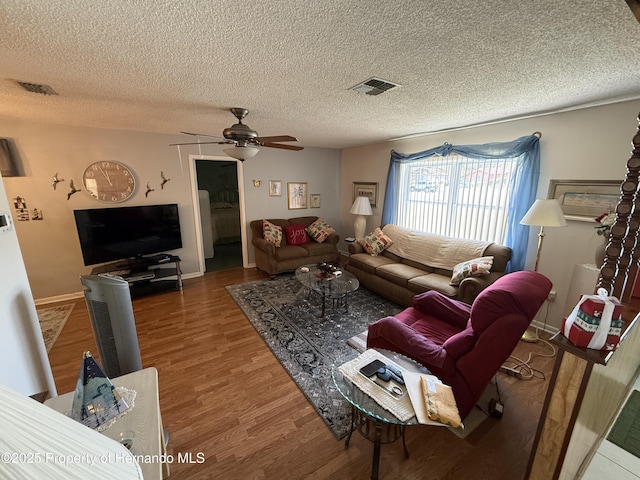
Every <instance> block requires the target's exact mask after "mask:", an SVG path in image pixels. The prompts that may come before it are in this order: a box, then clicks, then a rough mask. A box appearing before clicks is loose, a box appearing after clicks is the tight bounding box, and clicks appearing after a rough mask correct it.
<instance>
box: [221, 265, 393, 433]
mask: <svg viewBox="0 0 640 480" xmlns="http://www.w3.org/2000/svg"><path fill="white" fill-rule="evenodd" d="M227 291H228V292H229V293H230V294H231V296H232V297H233V299H234V300H235V301H236V303H237V304H238V305H239V306H240V308H241V309H242V311H243V312H244V313H245V315H246V316H247V318H248V319H249V322H250V323H251V324H252V325H253V327H254V328H255V329H256V331H257V332H258V333H259V334H260V336H261V337H262V338H263V339H264V341H265V342H266V344H267V345H268V346H269V348H270V349H271V350H272V351H273V353H274V354H275V355H276V357H277V358H278V360H279V361H280V363H281V364H282V366H283V367H284V368H285V370H287V372H288V373H289V375H291V378H292V379H293V380H294V381H295V382H296V384H297V385H298V387H300V389H301V390H302V392H303V393H304V394H305V396H306V397H307V398H308V399H309V401H310V402H311V404H312V405H313V406H314V408H315V409H316V411H317V412H318V414H319V415H320V416H321V417H322V418H323V419H324V421H325V422H326V424H327V426H328V427H329V429H330V430H331V431H332V432H333V434H334V435H335V436H336V438H338V439H340V438H342V437H344V436H345V435H346V434H347V433H348V431H349V427H350V420H351V406H350V404H349V403H348V402H347V401H346V400H345V399H344V398H343V397H342V395H340V393H339V392H338V391H337V390H336V388H335V386H334V384H333V380H332V378H331V367H332V365H334V364H335V363H336V362H337V361H340V362H341V363H342V362H346V361H347V360H350V359H351V358H355V357H356V356H357V355H358V352H357V351H356V350H354V349H352V348H351V347H349V346H348V345H347V340H348V339H349V338H351V337H352V336H353V335H355V334H357V333H358V332H361V331H363V330H364V329H366V327H367V325H368V324H369V323H371V322H374V321H376V320H378V319H380V318H382V317H385V316H387V315H394V314H396V313H398V312H400V311H401V310H402V309H401V308H400V307H399V306H398V305H396V304H395V303H392V302H390V301H388V300H386V299H384V298H382V297H379V296H378V295H376V294H374V293H372V292H370V291H369V290H367V289H365V288H364V287H360V289H358V290H357V291H356V292H353V293H352V294H350V295H349V307H348V311H347V312H345V311H344V309H343V308H335V309H334V308H331V307H327V311H326V313H325V316H324V317H321V316H320V315H321V307H322V300H321V299H320V297H319V296H318V295H317V294H316V293H314V292H309V291H308V289H306V288H305V287H303V286H302V284H300V283H299V282H298V281H297V280H296V279H295V277H294V276H293V274H284V275H278V277H276V278H275V279H274V280H263V281H257V282H250V283H244V284H241V285H232V286H229V287H227Z"/></svg>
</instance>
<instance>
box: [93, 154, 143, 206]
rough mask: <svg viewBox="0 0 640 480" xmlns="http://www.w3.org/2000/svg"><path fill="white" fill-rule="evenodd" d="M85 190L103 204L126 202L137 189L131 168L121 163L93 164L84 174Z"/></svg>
mask: <svg viewBox="0 0 640 480" xmlns="http://www.w3.org/2000/svg"><path fill="white" fill-rule="evenodd" d="M82 183H84V188H85V189H86V190H87V192H89V193H90V194H91V196H92V197H93V198H96V199H97V200H101V201H103V202H111V203H117V202H124V201H125V200H128V199H129V198H130V197H131V196H132V195H133V192H134V191H135V189H136V179H135V177H134V176H133V172H132V171H131V169H129V167H127V166H126V165H123V164H122V163H120V162H114V161H111V160H108V161H107V160H103V161H100V162H93V163H92V164H90V165H89V166H88V167H87V168H85V170H84V173H83V174H82Z"/></svg>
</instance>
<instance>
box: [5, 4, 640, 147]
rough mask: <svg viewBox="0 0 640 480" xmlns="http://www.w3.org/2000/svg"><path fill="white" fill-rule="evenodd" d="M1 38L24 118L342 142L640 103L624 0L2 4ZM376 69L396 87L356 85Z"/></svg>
mask: <svg viewBox="0 0 640 480" xmlns="http://www.w3.org/2000/svg"><path fill="white" fill-rule="evenodd" d="M0 32H2V33H1V34H0V116H4V117H15V118H20V119H25V120H30V121H41V122H52V123H61V124H70V125H83V126H93V127H104V128H116V129H126V130H139V131H148V132H165V133H177V132H178V131H180V130H186V131H195V132H201V133H206V134H212V135H221V132H222V129H223V128H225V127H228V126H230V125H231V124H232V123H235V118H234V117H233V116H232V115H231V113H229V111H228V109H229V108H230V107H245V108H248V109H249V111H250V114H249V116H248V117H247V119H246V123H247V124H248V125H250V126H251V127H252V128H253V129H255V130H258V132H259V133H260V134H261V135H280V134H289V135H294V136H296V137H297V138H298V139H299V145H302V146H319V147H332V148H344V147H349V146H356V145H362V144H367V143H372V142H376V141H382V140H387V139H391V138H397V137H402V136H407V135H412V134H418V133H426V132H433V131H438V130H443V129H450V128H456V127H462V126H468V125H474V124H481V123H486V122H492V121H497V120H502V119H508V118H517V117H520V116H527V115H533V114H539V113H544V112H551V111H557V110H562V109H568V108H576V107H579V106H584V105H594V104H600V103H607V102H613V101H620V100H625V99H635V98H640V24H639V23H638V21H637V20H636V18H635V17H634V16H633V14H632V12H631V10H630V9H629V8H628V7H627V5H626V3H625V1H624V0H591V1H588V0H580V1H578V0H565V1H558V0H536V1H529V2H521V1H515V0H511V1H506V0H486V1H481V2H478V1H477V0H474V1H472V0H458V1H455V2H453V1H451V0H431V1H420V0H414V1H410V0H397V1H372V0H368V1H364V0H350V1H346V0H343V1H340V0H322V1H303V0H297V1H296V0H280V1H275V0H272V1H268V2H267V1H263V2H258V1H255V0H253V1H248V0H234V1H227V0H222V1H221V0H218V1H215V0H189V1H188V2H187V1H182V2H180V1H176V0H138V1H128V0H100V1H95V0H46V1H43V0H0ZM373 76H375V77H379V78H382V79H385V80H389V81H391V82H395V83H399V84H400V85H402V87H401V88H397V89H395V90H392V91H390V92H387V93H385V94H382V95H379V96H367V95H363V94H359V93H356V92H353V91H350V90H349V88H350V87H352V86H354V85H355V84H357V83H359V82H361V81H364V80H367V79H369V78H370V77H373ZM16 80H21V81H27V82H34V83H44V84H48V85H50V86H51V87H53V89H54V90H56V91H57V92H58V93H59V95H58V96H44V95H41V94H34V93H29V92H26V91H25V90H23V89H22V88H21V87H19V86H18V85H17V84H16V83H15V81H16ZM1 134H2V132H0V136H1ZM187 140H188V137H185V141H187Z"/></svg>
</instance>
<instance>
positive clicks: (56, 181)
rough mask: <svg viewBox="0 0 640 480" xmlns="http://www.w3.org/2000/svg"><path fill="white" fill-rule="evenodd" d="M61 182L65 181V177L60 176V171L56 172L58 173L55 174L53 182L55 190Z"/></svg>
mask: <svg viewBox="0 0 640 480" xmlns="http://www.w3.org/2000/svg"><path fill="white" fill-rule="evenodd" d="M60 182H64V178H58V172H56V174H55V175H54V176H53V182H52V185H53V189H54V190H55V189H56V187H57V186H58V184H59V183H60Z"/></svg>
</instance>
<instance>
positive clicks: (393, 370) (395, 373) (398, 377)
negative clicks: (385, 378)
mask: <svg viewBox="0 0 640 480" xmlns="http://www.w3.org/2000/svg"><path fill="white" fill-rule="evenodd" d="M387 372H388V373H389V375H390V376H391V378H393V379H394V380H395V381H396V382H398V383H399V384H400V385H404V378H403V376H402V371H401V370H400V369H399V368H398V367H396V366H395V365H387Z"/></svg>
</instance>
